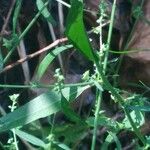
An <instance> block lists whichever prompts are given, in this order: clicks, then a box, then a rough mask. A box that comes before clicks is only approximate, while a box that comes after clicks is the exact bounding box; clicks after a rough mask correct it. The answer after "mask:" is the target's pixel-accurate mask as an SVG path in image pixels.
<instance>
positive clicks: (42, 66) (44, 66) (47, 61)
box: [36, 45, 72, 81]
mask: <svg viewBox="0 0 150 150" xmlns="http://www.w3.org/2000/svg"><path fill="white" fill-rule="evenodd" d="M71 47H72V45H65V46H61V47H58V48H56V49H54V50H53V51H51V52H50V53H49V54H47V55H46V56H45V58H44V59H43V60H42V62H41V63H40V65H39V67H38V70H37V77H36V78H37V81H39V80H40V78H41V77H42V76H43V74H44V73H45V71H46V69H47V68H48V66H49V65H50V63H51V62H52V61H53V60H54V58H55V57H56V56H57V55H58V54H59V53H61V52H63V51H65V50H67V49H69V48H71Z"/></svg>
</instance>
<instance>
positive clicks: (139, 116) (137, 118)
mask: <svg viewBox="0 0 150 150" xmlns="http://www.w3.org/2000/svg"><path fill="white" fill-rule="evenodd" d="M130 115H131V117H132V120H134V123H135V124H136V126H137V127H138V128H139V127H140V126H142V125H143V124H144V123H145V119H144V115H143V113H142V112H140V111H138V110H133V111H132V112H130ZM122 123H123V124H124V126H125V128H127V129H131V128H132V126H131V124H130V122H129V120H128V118H127V116H126V117H125V118H124V120H123V121H122Z"/></svg>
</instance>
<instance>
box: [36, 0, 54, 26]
mask: <svg viewBox="0 0 150 150" xmlns="http://www.w3.org/2000/svg"><path fill="white" fill-rule="evenodd" d="M36 5H37V8H38V10H39V11H40V10H41V9H42V8H43V6H44V3H43V1H42V0H37V1H36ZM41 13H42V15H43V17H44V18H45V19H46V20H47V21H48V22H50V23H52V24H53V25H56V21H55V20H54V18H53V17H52V15H51V14H50V12H49V11H48V9H47V8H46V7H45V8H44V10H43V11H42V12H41Z"/></svg>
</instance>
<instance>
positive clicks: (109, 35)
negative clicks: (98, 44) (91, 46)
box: [103, 0, 116, 72]
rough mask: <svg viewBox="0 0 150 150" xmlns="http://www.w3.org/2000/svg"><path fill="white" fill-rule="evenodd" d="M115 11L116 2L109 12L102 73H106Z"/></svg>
mask: <svg viewBox="0 0 150 150" xmlns="http://www.w3.org/2000/svg"><path fill="white" fill-rule="evenodd" d="M115 10H116V0H114V2H113V6H112V12H111V18H110V25H109V31H108V38H107V44H106V45H107V48H106V53H105V57H104V65H103V68H104V72H106V68H107V61H108V56H109V49H110V42H111V37H112V30H113V22H114V16H115Z"/></svg>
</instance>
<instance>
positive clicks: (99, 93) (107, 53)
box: [91, 0, 116, 150]
mask: <svg viewBox="0 0 150 150" xmlns="http://www.w3.org/2000/svg"><path fill="white" fill-rule="evenodd" d="M115 8H116V0H114V3H113V6H112V12H111V19H110V25H109V32H108V39H107V49H106V53H105V56H104V61H103V62H104V65H103V71H102V72H103V73H104V74H105V73H106V68H107V62H108V55H109V48H110V42H111V36H112V29H113V22H114V15H115ZM102 20H103V15H102V14H101V17H100V27H101V26H102ZM102 51H103V49H102V27H101V28H100V52H102ZM98 61H100V62H101V63H102V60H101V58H99V60H98ZM96 66H97V65H96ZM100 75H101V74H100V73H98V76H99V77H100ZM99 77H98V79H99ZM101 100H102V91H99V90H98V89H97V100H96V103H97V104H96V105H95V106H96V110H95V118H94V131H93V138H92V146H91V150H94V149H95V145H96V133H97V126H98V116H99V111H100V106H101Z"/></svg>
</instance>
